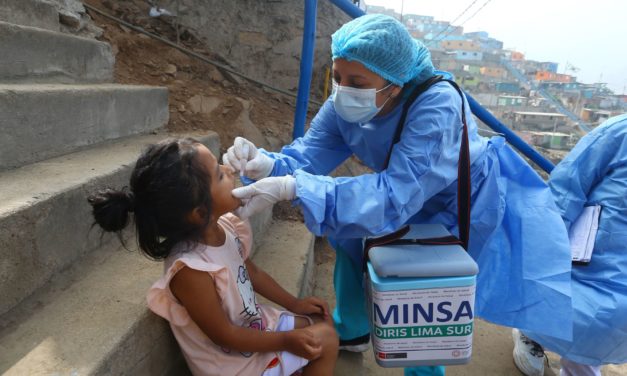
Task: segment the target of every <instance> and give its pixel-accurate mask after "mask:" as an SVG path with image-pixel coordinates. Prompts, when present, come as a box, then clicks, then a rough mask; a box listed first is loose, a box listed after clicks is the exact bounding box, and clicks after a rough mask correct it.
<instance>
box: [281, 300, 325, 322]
mask: <svg viewBox="0 0 627 376" xmlns="http://www.w3.org/2000/svg"><path fill="white" fill-rule="evenodd" d="M285 308H287V309H289V310H290V311H292V312H294V313H297V314H299V315H312V314H318V315H320V316H322V317H323V318H325V319H327V318H328V317H329V305H328V304H327V302H326V301H324V300H322V299H320V298H317V297H315V296H310V297H307V298H304V299H296V302H295V303H294V304H293V305H292V307H285Z"/></svg>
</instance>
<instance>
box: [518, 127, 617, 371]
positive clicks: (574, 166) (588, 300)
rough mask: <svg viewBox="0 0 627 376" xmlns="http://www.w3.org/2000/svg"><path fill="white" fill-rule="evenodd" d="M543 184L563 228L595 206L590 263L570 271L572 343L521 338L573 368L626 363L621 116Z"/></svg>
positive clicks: (597, 132)
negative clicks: (597, 207) (552, 198)
mask: <svg viewBox="0 0 627 376" xmlns="http://www.w3.org/2000/svg"><path fill="white" fill-rule="evenodd" d="M549 184H550V186H551V190H552V191H553V195H554V196H555V202H556V203H557V206H558V208H559V210H560V212H561V213H562V217H563V218H564V222H566V225H567V226H568V227H570V225H571V224H572V223H573V222H574V220H575V219H576V218H577V217H578V216H579V214H580V213H581V211H582V209H583V207H584V206H589V205H601V206H602V209H601V217H600V218H599V230H598V232H597V237H596V241H595V243H594V251H593V253H592V259H591V261H590V264H589V265H587V266H574V267H573V271H572V297H573V311H574V322H573V325H574V326H573V340H572V341H564V340H559V339H556V338H551V337H549V336H546V335H539V334H535V333H525V334H528V335H529V336H530V337H531V338H533V339H535V340H536V341H538V342H539V343H540V344H542V345H543V346H545V347H546V348H548V349H549V350H552V351H555V352H557V353H558V354H560V355H561V356H563V357H565V358H567V359H569V360H572V361H575V362H578V363H583V364H588V365H601V364H607V363H627V115H621V116H619V117H615V118H612V119H610V120H608V121H606V122H605V123H604V124H602V125H601V126H599V127H597V128H596V129H594V130H593V131H592V132H590V133H588V134H587V135H586V136H585V137H583V138H582V139H581V140H580V141H579V142H578V143H577V145H576V146H575V148H574V149H573V150H572V151H571V152H570V153H569V154H568V156H566V158H565V159H564V160H563V161H562V162H561V163H560V164H558V165H557V167H556V168H555V169H554V170H553V172H552V173H551V178H550V180H549Z"/></svg>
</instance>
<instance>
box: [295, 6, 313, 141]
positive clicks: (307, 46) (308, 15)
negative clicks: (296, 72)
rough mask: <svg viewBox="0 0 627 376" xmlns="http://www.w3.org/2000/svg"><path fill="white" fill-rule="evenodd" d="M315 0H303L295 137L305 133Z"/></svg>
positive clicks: (311, 61) (311, 62) (311, 63)
mask: <svg viewBox="0 0 627 376" xmlns="http://www.w3.org/2000/svg"><path fill="white" fill-rule="evenodd" d="M317 6H318V1H317V0H305V26H304V28H303V48H302V49H301V53H300V78H299V80H298V97H296V113H295V114H294V130H293V131H292V137H293V138H294V139H297V138H298V137H302V136H303V135H304V134H305V120H306V119H307V104H308V102H309V88H310V87H311V71H312V69H313V59H314V42H315V40H316V9H317Z"/></svg>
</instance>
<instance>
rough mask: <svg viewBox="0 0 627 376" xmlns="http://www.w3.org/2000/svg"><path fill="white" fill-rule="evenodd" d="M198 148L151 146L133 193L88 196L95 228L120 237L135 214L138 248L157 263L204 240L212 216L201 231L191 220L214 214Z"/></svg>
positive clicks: (172, 143)
mask: <svg viewBox="0 0 627 376" xmlns="http://www.w3.org/2000/svg"><path fill="white" fill-rule="evenodd" d="M199 145H200V143H199V142H198V141H196V140H194V139H191V138H185V139H174V140H173V139H169V140H165V141H162V142H160V143H158V144H154V145H150V146H148V148H147V149H146V150H145V151H144V152H143V153H142V154H141V156H140V157H139V159H138V160H137V163H136V164H135V168H134V169H133V173H132V175H131V183H130V191H129V190H126V189H122V190H113V189H104V190H101V191H99V192H97V193H95V194H93V195H91V196H89V198H88V199H87V201H88V202H89V203H90V204H91V206H92V207H93V215H94V219H95V220H96V223H97V224H98V225H100V227H102V229H103V230H104V231H108V232H117V233H118V234H120V233H121V231H122V230H123V229H124V228H125V227H126V225H127V224H128V222H129V213H130V212H133V213H134V219H135V229H136V232H137V239H138V242H139V247H140V249H141V250H142V252H143V253H144V254H146V255H147V256H148V257H150V258H152V259H155V260H158V259H163V258H166V257H167V256H168V255H169V254H170V251H171V249H172V247H173V246H174V245H175V244H176V243H178V242H180V241H182V240H189V239H192V238H195V237H197V236H199V235H200V232H201V231H202V229H203V228H204V227H205V226H206V225H207V223H208V222H209V216H208V215H207V218H206V223H204V224H201V225H199V226H198V225H197V226H194V225H192V224H190V223H189V222H188V221H187V219H186V216H187V215H188V214H189V213H190V212H191V211H192V210H193V209H195V208H199V207H200V208H204V209H205V211H206V213H210V212H211V194H210V192H209V188H210V184H211V181H210V177H209V176H210V175H209V172H208V171H206V169H205V168H204V166H203V165H202V164H201V163H200V161H199V160H198V158H196V155H197V154H198V151H197V148H198V146H199Z"/></svg>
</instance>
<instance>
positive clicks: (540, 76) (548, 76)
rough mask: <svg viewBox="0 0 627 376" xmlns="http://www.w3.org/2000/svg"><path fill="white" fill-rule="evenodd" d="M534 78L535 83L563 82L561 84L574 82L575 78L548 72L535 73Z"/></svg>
mask: <svg viewBox="0 0 627 376" xmlns="http://www.w3.org/2000/svg"><path fill="white" fill-rule="evenodd" d="M535 78H536V81H552V82H563V83H569V82H574V81H575V77H573V76H570V75H568V74H559V73H553V72H549V71H537V72H536V77H535Z"/></svg>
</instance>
